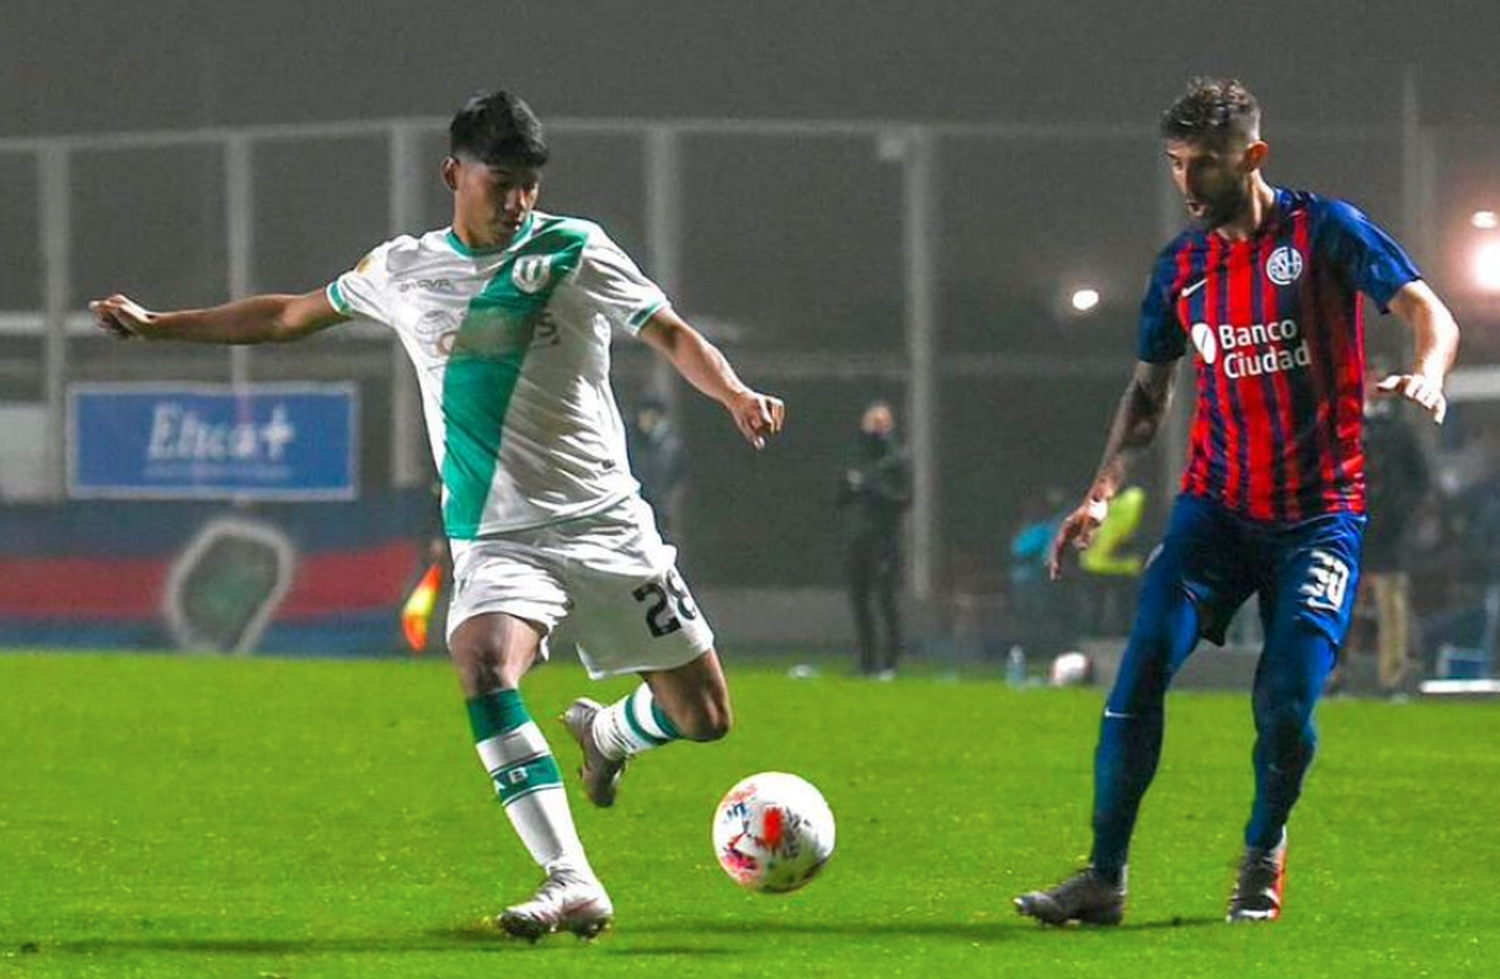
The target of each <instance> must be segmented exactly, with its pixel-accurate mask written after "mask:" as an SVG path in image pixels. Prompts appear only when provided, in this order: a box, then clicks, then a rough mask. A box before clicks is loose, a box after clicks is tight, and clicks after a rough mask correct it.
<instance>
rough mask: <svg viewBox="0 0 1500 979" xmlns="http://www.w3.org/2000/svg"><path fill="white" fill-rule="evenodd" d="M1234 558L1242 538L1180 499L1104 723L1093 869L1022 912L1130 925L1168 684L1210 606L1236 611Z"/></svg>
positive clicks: (1055, 919)
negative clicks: (1135, 852) (1131, 882)
mask: <svg viewBox="0 0 1500 979" xmlns="http://www.w3.org/2000/svg"><path fill="white" fill-rule="evenodd" d="M1234 553H1235V547H1234V543H1233V539H1232V534H1231V532H1230V529H1229V527H1228V525H1227V524H1226V522H1225V519H1224V517H1223V515H1222V513H1221V512H1220V511H1218V510H1217V508H1214V507H1212V506H1211V505H1208V504H1205V503H1203V502H1202V501H1198V500H1195V499H1192V498H1186V497H1185V498H1181V499H1179V500H1178V503H1177V505H1176V507H1175V508H1174V510H1173V515H1172V526H1171V528H1170V529H1169V531H1168V533H1167V537H1166V539H1165V540H1164V541H1163V543H1162V546H1161V549H1160V551H1159V553H1158V554H1157V556H1156V558H1155V560H1153V561H1152V562H1151V564H1150V566H1149V567H1148V568H1147V569H1146V573H1145V578H1144V581H1143V582H1142V585H1141V594H1140V598H1139V602H1138V606H1137V612H1136V619H1135V623H1134V626H1133V628H1132V630H1131V634H1130V640H1129V642H1128V644H1127V645H1126V647H1125V653H1124V656H1123V657H1122V659H1121V661H1120V671H1119V674H1118V675H1117V676H1116V678H1115V683H1114V687H1113V688H1112V689H1111V691H1110V694H1109V697H1108V699H1107V700H1106V702H1105V710H1104V718H1103V720H1102V721H1101V722H1100V728H1099V741H1098V746H1097V748H1096V749H1095V753H1094V808H1093V830H1094V845H1093V850H1092V853H1091V856H1090V861H1089V866H1088V868H1086V869H1085V870H1084V871H1082V872H1081V873H1079V874H1077V875H1075V876H1074V877H1072V878H1070V879H1068V880H1066V881H1064V882H1063V883H1062V884H1060V885H1058V886H1057V887H1055V888H1052V889H1051V890H1047V891H1033V892H1030V893H1028V894H1024V895H1022V896H1021V897H1019V898H1017V899H1016V907H1017V910H1019V911H1020V912H1021V913H1022V914H1026V915H1030V916H1031V917H1035V918H1038V919H1040V920H1041V921H1043V922H1046V923H1048V924H1063V923H1065V922H1068V921H1084V922H1087V923H1092V924H1116V923H1118V922H1119V921H1120V920H1121V918H1122V916H1123V914H1124V906H1125V887H1126V880H1125V878H1126V863H1127V860H1128V856H1129V850H1130V838H1131V835H1132V833H1133V831H1134V829H1135V822H1136V816H1137V814H1138V812H1139V810H1140V804H1141V800H1142V798H1143V797H1144V796H1145V794H1146V790H1147V788H1149V786H1150V784H1151V780H1152V778H1153V777H1154V776H1155V774H1156V767H1157V763H1158V761H1159V760H1160V757H1161V745H1162V733H1163V729H1164V720H1165V715H1164V709H1163V708H1164V701H1165V698H1166V692H1167V688H1168V686H1169V685H1170V683H1171V680H1172V677H1173V675H1174V674H1175V673H1176V672H1177V670H1178V669H1180V668H1181V666H1182V664H1183V663H1184V662H1185V661H1186V660H1187V657H1188V656H1189V655H1190V654H1191V653H1192V651H1193V649H1194V647H1195V646H1196V645H1197V643H1198V637H1199V635H1200V632H1201V620H1200V603H1203V604H1205V605H1206V606H1207V607H1210V608H1213V609H1232V608H1233V607H1234V606H1235V605H1237V604H1238V601H1239V600H1240V596H1241V592H1242V588H1241V587H1240V585H1239V583H1238V581H1237V580H1236V579H1235V577H1234V575H1233V565H1234Z"/></svg>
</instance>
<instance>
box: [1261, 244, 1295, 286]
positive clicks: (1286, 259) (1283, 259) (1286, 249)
mask: <svg viewBox="0 0 1500 979" xmlns="http://www.w3.org/2000/svg"><path fill="white" fill-rule="evenodd" d="M1266 275H1267V276H1268V277H1269V278H1270V280H1271V281H1272V282H1274V283H1276V284H1277V285H1279V286H1289V285H1291V284H1292V283H1293V282H1296V281H1297V279H1298V278H1300V277H1301V275H1302V253H1301V252H1299V251H1297V249H1295V248H1293V247H1292V246H1291V245H1282V246H1281V247H1280V248H1278V249H1276V250H1275V251H1274V252H1272V253H1271V257H1270V258H1268V259H1266Z"/></svg>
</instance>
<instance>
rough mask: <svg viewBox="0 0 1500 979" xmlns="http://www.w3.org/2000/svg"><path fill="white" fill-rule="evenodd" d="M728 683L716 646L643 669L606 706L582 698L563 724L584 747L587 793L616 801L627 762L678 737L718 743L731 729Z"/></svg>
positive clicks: (597, 800)
mask: <svg viewBox="0 0 1500 979" xmlns="http://www.w3.org/2000/svg"><path fill="white" fill-rule="evenodd" d="M732 720H733V710H732V708H731V706H730V703H729V685H728V683H727V682H726V681H725V679H724V671H723V669H722V668H721V667H720V665H719V657H718V655H717V654H716V653H714V651H713V650H712V649H710V650H708V651H707V652H705V653H703V654H701V655H700V656H699V657H698V658H697V659H695V660H693V661H692V662H690V663H685V664H683V665H682V666H678V667H674V668H672V669H667V670H647V671H643V672H642V673H641V684H640V686H638V687H636V688H635V689H634V690H633V691H631V692H630V694H629V695H628V696H625V697H622V698H620V699H619V700H617V701H615V702H614V703H612V704H610V705H608V706H603V705H601V704H598V703H596V702H594V701H592V700H588V699H584V698H580V699H578V700H576V701H574V702H573V705H572V706H571V707H569V708H568V710H567V713H566V714H564V715H563V722H564V723H565V724H567V726H568V729H569V730H570V731H571V732H572V733H573V736H574V737H575V738H576V739H577V740H578V743H579V745H580V746H581V747H582V749H583V769H582V771H581V772H580V775H581V776H582V778H583V785H584V791H585V793H586V794H587V795H588V797H589V800H590V801H592V802H593V803H594V804H595V805H597V806H610V805H613V804H614V799H615V792H616V790H617V788H618V786H619V781H620V775H621V774H622V773H623V772H624V770H625V765H626V764H627V763H628V762H629V761H630V760H631V759H632V758H635V757H636V756H637V755H640V754H643V753H645V752H647V751H652V750H654V749H656V748H661V747H665V746H666V745H669V744H671V743H672V742H674V741H684V740H686V741H717V740H718V739H720V738H722V737H724V735H726V734H728V733H729V727H730V724H731V723H732Z"/></svg>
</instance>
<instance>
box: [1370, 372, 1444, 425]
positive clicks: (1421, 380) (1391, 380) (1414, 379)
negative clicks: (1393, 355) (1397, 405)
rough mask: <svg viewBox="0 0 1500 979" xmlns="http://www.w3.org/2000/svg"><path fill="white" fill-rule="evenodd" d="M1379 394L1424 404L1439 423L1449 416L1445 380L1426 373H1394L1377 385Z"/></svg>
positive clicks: (1376, 388) (1376, 389) (1424, 407)
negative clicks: (1436, 378) (1445, 395)
mask: <svg viewBox="0 0 1500 979" xmlns="http://www.w3.org/2000/svg"><path fill="white" fill-rule="evenodd" d="M1375 391H1376V393H1377V394H1381V395H1385V396H1387V397H1397V396H1399V397H1402V398H1405V399H1406V400H1408V401H1412V402H1415V403H1416V404H1419V405H1421V406H1422V409H1423V410H1424V411H1426V412H1427V413H1428V414H1429V415H1431V416H1432V420H1433V421H1435V422H1437V423H1438V424H1439V425H1441V424H1442V423H1443V419H1444V418H1446V417H1447V416H1448V399H1447V398H1445V397H1444V396H1443V382H1442V381H1440V380H1434V379H1433V378H1430V377H1428V376H1427V375H1426V374H1392V375H1391V376H1390V377H1387V378H1386V379H1385V380H1383V381H1381V382H1380V383H1379V384H1377V385H1375Z"/></svg>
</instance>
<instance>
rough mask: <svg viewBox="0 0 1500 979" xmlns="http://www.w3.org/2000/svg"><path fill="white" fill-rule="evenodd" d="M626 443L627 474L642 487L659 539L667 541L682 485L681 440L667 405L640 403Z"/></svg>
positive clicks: (648, 400) (657, 401) (658, 401)
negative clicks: (628, 463)
mask: <svg viewBox="0 0 1500 979" xmlns="http://www.w3.org/2000/svg"><path fill="white" fill-rule="evenodd" d="M626 439H627V444H628V446H629V450H630V471H631V472H632V473H634V474H635V479H636V482H638V483H640V484H641V499H643V500H645V501H646V503H647V504H649V505H650V507H651V511H652V512H653V513H655V514H656V526H657V527H658V528H659V529H660V530H661V535H662V536H663V537H667V538H670V537H672V533H671V524H672V513H673V511H674V510H675V509H676V496H677V487H678V484H679V483H680V482H681V481H682V440H681V439H679V438H678V437H677V432H676V429H675V427H674V426H673V425H672V419H671V417H670V416H669V415H668V414H667V406H666V403H665V402H663V401H662V400H661V399H659V398H646V399H644V400H642V401H641V403H640V404H639V405H638V406H637V407H636V410H635V417H634V418H633V419H632V422H631V425H630V428H629V429H628V430H627V431H626Z"/></svg>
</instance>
